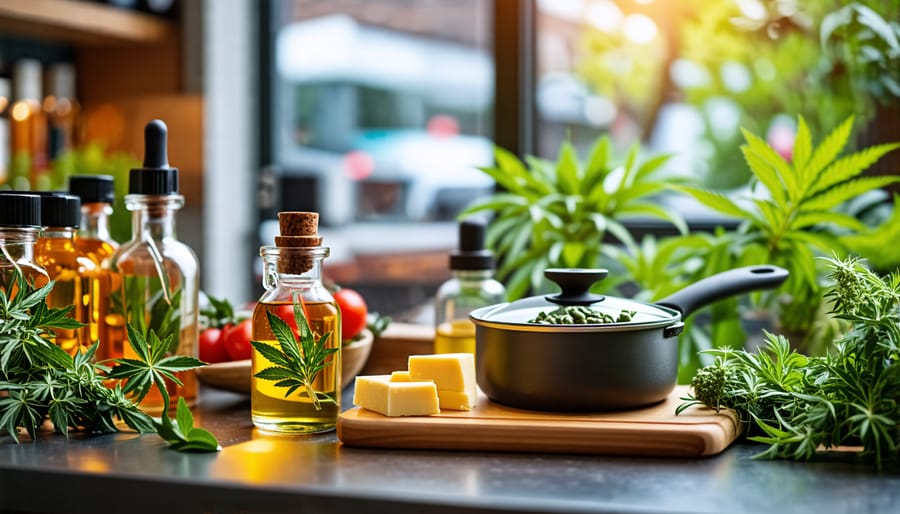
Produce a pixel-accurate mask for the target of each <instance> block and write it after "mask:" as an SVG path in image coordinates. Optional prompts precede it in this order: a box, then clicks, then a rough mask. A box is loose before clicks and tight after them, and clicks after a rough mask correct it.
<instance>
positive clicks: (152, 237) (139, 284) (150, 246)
mask: <svg viewBox="0 0 900 514" xmlns="http://www.w3.org/2000/svg"><path fill="white" fill-rule="evenodd" d="M166 132H167V129H166V125H165V123H163V122H162V121H160V120H153V121H151V122H150V123H148V124H147V126H146V127H145V129H144V144H145V147H144V152H145V153H144V165H143V167H142V168H137V169H132V170H131V172H130V174H129V181H128V192H129V194H128V195H126V196H125V206H126V207H127V208H128V210H130V211H132V213H133V214H132V225H131V227H132V228H131V230H132V239H131V240H130V241H128V242H127V243H125V244H123V245H122V246H120V247H119V249H118V250H116V252H115V253H114V254H113V256H112V259H111V263H110V271H111V272H112V273H113V282H114V283H115V284H116V286H117V287H116V288H115V289H114V290H113V292H112V295H111V301H110V304H109V315H108V316H107V321H108V325H109V328H110V330H109V334H110V335H113V334H115V335H117V336H119V339H118V340H112V341H111V344H110V347H111V348H112V349H114V350H115V349H118V348H120V347H121V348H122V349H123V354H124V356H125V357H133V355H132V354H131V348H130V346H128V345H127V344H124V341H126V340H127V333H126V332H125V323H126V322H127V323H131V324H132V326H134V327H135V329H136V330H138V331H141V332H147V331H149V330H153V331H154V332H156V333H157V335H159V336H160V338H165V337H167V336H169V335H171V336H172V337H173V340H172V346H171V347H170V348H171V349H170V353H172V354H177V355H189V356H193V357H196V356H197V331H198V330H197V328H198V327H197V316H198V311H197V296H198V293H199V264H198V262H197V256H196V255H194V252H193V251H192V250H191V249H190V248H189V247H188V246H187V245H185V244H184V243H182V242H180V241H178V239H177V236H176V233H175V212H176V211H177V210H178V209H180V208H181V207H182V206H183V205H184V197H183V196H181V195H180V194H178V169H177V168H171V167H169V162H168V156H167V150H166ZM179 379H180V380H181V381H182V382H183V385H182V386H180V387H176V386H174V385H173V384H169V386H170V388H169V396H170V398H171V400H172V403H171V404H170V405H171V406H172V407H173V408H174V406H175V405H176V403H177V400H178V398H179V397H183V398H184V399H185V401H186V402H187V403H188V404H189V405H190V404H193V403H194V402H195V401H196V399H197V378H196V375H195V374H194V372H193V371H186V372H181V373H180V374H179ZM142 406H143V407H144V408H146V409H149V410H161V409H162V408H163V402H162V397H161V396H160V395H159V394H158V393H157V392H156V391H155V390H154V391H153V392H151V394H149V395H147V397H146V398H145V399H144V401H143V403H142Z"/></svg>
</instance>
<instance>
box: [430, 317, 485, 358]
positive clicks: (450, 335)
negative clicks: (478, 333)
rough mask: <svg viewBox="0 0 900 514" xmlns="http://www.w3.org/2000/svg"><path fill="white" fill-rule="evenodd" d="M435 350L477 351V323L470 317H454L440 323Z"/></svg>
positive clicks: (436, 351) (443, 351) (450, 351)
mask: <svg viewBox="0 0 900 514" xmlns="http://www.w3.org/2000/svg"><path fill="white" fill-rule="evenodd" d="M434 352H435V353H475V324H474V323H472V322H471V321H469V320H468V319H454V320H450V321H445V322H444V323H441V324H440V325H438V326H437V330H436V331H435V335H434Z"/></svg>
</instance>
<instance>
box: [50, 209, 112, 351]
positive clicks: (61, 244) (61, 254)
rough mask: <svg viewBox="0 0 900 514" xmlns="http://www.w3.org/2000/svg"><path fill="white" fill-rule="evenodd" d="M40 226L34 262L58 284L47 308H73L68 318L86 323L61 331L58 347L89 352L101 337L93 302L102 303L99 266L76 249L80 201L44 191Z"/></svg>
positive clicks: (58, 332) (57, 337)
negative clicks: (79, 326) (41, 229)
mask: <svg viewBox="0 0 900 514" xmlns="http://www.w3.org/2000/svg"><path fill="white" fill-rule="evenodd" d="M40 196H41V224H42V225H43V226H44V230H43V232H42V234H41V236H40V237H39V238H38V241H37V245H36V246H35V251H34V254H35V256H34V257H35V262H37V264H38V265H39V266H41V267H43V268H44V269H45V270H47V274H48V275H49V277H50V279H51V280H53V281H54V282H55V284H54V285H53V289H52V290H51V291H50V294H49V295H47V306H48V307H51V308H64V307H68V306H72V310H71V311H69V317H71V318H73V319H75V320H76V321H79V322H81V323H83V324H84V326H83V327H81V328H76V329H58V330H57V331H56V337H55V342H56V345H57V346H59V347H60V348H62V349H63V350H65V351H66V352H68V353H69V355H75V354H76V353H78V352H81V351H84V350H87V349H88V348H89V347H90V346H91V345H92V344H93V343H94V342H95V341H97V339H98V338H99V337H100V325H99V320H98V319H97V318H96V317H95V316H94V312H95V308H94V303H95V302H98V301H101V299H102V297H101V296H100V287H99V281H98V278H99V272H100V266H99V265H98V264H97V263H96V262H94V261H93V259H91V258H90V257H88V256H86V255H84V254H83V253H81V252H79V251H78V250H77V248H76V247H75V231H76V230H77V228H78V223H79V220H80V219H81V200H80V199H79V198H78V197H77V196H74V195H68V194H64V193H46V192H41V193H40Z"/></svg>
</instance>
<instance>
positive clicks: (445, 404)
mask: <svg viewBox="0 0 900 514" xmlns="http://www.w3.org/2000/svg"><path fill="white" fill-rule="evenodd" d="M437 394H438V401H439V403H440V406H441V409H450V410H472V409H473V408H474V407H475V395H473V394H469V393H461V392H459V391H438V392H437Z"/></svg>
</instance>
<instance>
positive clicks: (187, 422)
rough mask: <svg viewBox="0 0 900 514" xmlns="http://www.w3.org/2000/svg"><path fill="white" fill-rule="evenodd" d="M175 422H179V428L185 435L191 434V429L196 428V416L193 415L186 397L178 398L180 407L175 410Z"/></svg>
mask: <svg viewBox="0 0 900 514" xmlns="http://www.w3.org/2000/svg"><path fill="white" fill-rule="evenodd" d="M175 422H176V423H177V426H178V430H179V431H180V432H181V433H182V434H184V435H188V434H190V433H191V430H193V429H194V416H193V415H191V409H189V408H188V406H187V402H185V401H184V398H178V407H177V408H176V411H175Z"/></svg>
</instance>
